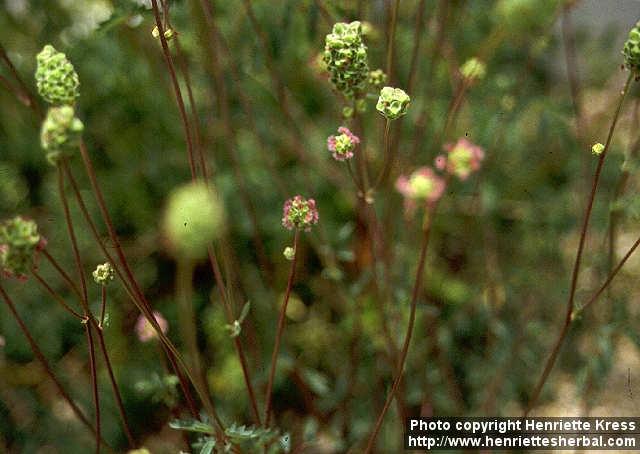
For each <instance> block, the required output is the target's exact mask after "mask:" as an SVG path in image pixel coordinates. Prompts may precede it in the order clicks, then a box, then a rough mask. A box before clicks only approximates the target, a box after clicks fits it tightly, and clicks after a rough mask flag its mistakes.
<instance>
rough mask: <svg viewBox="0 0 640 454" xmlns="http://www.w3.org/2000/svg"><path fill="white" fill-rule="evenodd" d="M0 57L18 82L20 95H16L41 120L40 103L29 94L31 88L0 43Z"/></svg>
mask: <svg viewBox="0 0 640 454" xmlns="http://www.w3.org/2000/svg"><path fill="white" fill-rule="evenodd" d="M0 59H1V60H2V61H4V63H5V65H6V66H7V68H8V69H9V72H11V74H12V75H13V78H14V79H15V80H16V82H18V85H19V86H20V92H21V95H22V96H17V97H18V99H20V100H21V101H22V102H23V103H24V104H26V105H27V106H28V107H30V108H31V109H32V110H33V112H34V113H35V115H36V117H37V118H38V120H41V119H42V117H43V115H42V110H41V109H40V105H39V104H38V102H37V101H36V99H35V97H34V96H33V94H31V90H29V87H28V86H27V84H25V83H24V80H22V77H20V73H19V72H18V70H17V69H16V67H15V66H14V65H13V62H12V61H11V59H10V58H9V55H7V52H6V51H5V49H4V47H3V46H2V44H0ZM24 98H26V101H27V102H26V103H25V102H24V101H25V99H24Z"/></svg>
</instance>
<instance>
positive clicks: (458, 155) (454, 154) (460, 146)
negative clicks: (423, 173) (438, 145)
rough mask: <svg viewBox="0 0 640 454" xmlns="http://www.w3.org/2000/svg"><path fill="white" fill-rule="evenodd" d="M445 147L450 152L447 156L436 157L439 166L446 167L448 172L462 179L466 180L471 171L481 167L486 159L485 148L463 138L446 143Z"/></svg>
mask: <svg viewBox="0 0 640 454" xmlns="http://www.w3.org/2000/svg"><path fill="white" fill-rule="evenodd" d="M444 148H445V150H446V151H448V153H449V154H448V156H447V157H446V158H444V156H438V157H437V158H436V166H437V167H438V168H446V170H447V172H449V173H450V174H451V175H455V176H457V177H458V178H460V179H461V180H466V179H467V178H468V177H469V175H470V174H471V172H475V171H477V170H479V169H480V164H481V162H482V160H483V159H484V150H483V149H482V148H481V147H479V146H478V145H475V144H473V143H471V142H469V141H468V140H467V139H465V138H462V139H458V141H457V142H456V143H455V144H447V145H445V147H444ZM443 158H444V161H443Z"/></svg>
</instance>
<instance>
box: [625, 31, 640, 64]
mask: <svg viewBox="0 0 640 454" xmlns="http://www.w3.org/2000/svg"><path fill="white" fill-rule="evenodd" d="M622 54H623V55H624V62H625V64H626V65H627V68H629V69H630V70H631V71H634V72H636V73H637V72H640V22H638V23H636V26H635V27H633V28H632V29H631V31H630V32H629V37H628V38H627V41H626V42H625V43H624V49H623V50H622Z"/></svg>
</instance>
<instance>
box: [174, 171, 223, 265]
mask: <svg viewBox="0 0 640 454" xmlns="http://www.w3.org/2000/svg"><path fill="white" fill-rule="evenodd" d="M224 222H225V216H224V208H223V206H222V203H221V201H220V199H219V197H218V195H217V194H216V192H215V190H214V189H213V187H211V186H209V185H207V184H206V183H204V182H196V183H188V184H186V185H184V186H181V187H179V188H177V189H176V190H174V191H173V192H172V193H171V194H170V195H169V199H168V201H167V207H166V211H165V216H164V233H165V236H166V239H167V241H168V242H169V247H170V249H171V251H172V252H173V254H174V255H175V256H176V258H183V259H189V260H200V259H202V258H204V257H206V256H207V248H208V246H209V245H210V244H211V242H212V241H214V240H216V239H218V238H219V237H220V235H221V233H222V231H223V228H224Z"/></svg>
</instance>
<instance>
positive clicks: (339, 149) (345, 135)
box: [327, 126, 360, 161]
mask: <svg viewBox="0 0 640 454" xmlns="http://www.w3.org/2000/svg"><path fill="white" fill-rule="evenodd" d="M338 132H339V133H340V134H338V135H337V136H329V137H328V138H327V148H328V149H329V151H330V152H331V153H332V155H333V158H334V159H335V160H336V161H346V160H347V159H351V158H353V150H354V149H355V148H356V145H358V144H359V143H360V138H359V137H358V136H356V135H355V134H354V133H352V132H351V131H350V130H349V129H348V128H345V127H344V126H340V127H339V128H338Z"/></svg>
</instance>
